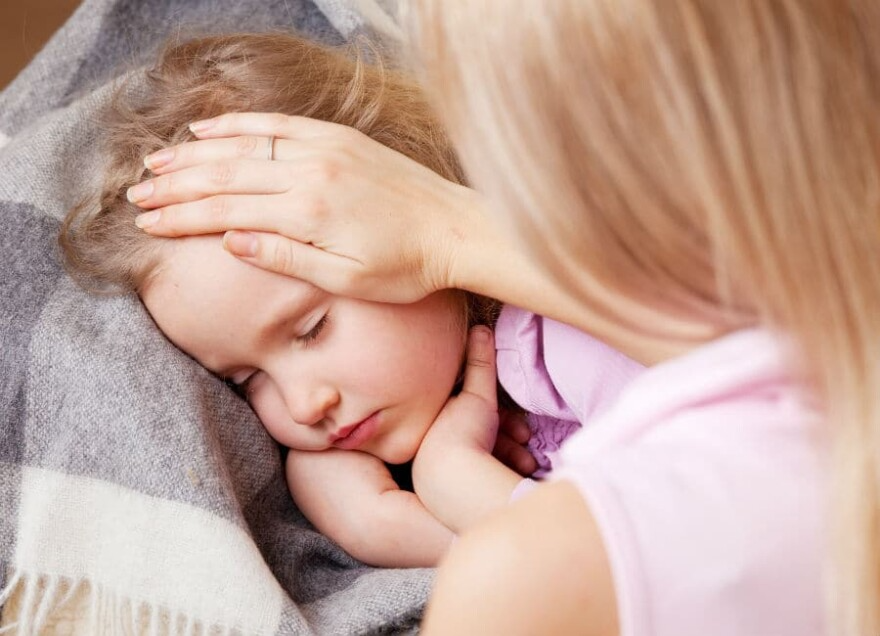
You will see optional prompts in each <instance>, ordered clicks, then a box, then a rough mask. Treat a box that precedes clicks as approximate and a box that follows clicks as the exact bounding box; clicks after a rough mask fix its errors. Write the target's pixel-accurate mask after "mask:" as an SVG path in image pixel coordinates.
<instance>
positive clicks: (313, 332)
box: [297, 314, 329, 347]
mask: <svg viewBox="0 0 880 636" xmlns="http://www.w3.org/2000/svg"><path fill="white" fill-rule="evenodd" d="M328 321H329V316H328V314H324V315H323V316H321V319H320V320H319V321H318V322H316V323H315V326H314V327H312V328H311V329H310V330H309V332H308V333H306V334H303V335H302V336H299V337H298V338H297V340H298V341H299V342H301V343H302V344H303V345H304V346H306V347H308V346H310V345H312V344H314V342H315V341H316V340H317V339H318V336H320V335H321V332H322V331H324V327H326V326H327V322H328Z"/></svg>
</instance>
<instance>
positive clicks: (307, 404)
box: [287, 386, 339, 426]
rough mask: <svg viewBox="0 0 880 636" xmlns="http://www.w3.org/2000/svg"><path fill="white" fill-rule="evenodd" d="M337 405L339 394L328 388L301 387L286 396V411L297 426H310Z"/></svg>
mask: <svg viewBox="0 0 880 636" xmlns="http://www.w3.org/2000/svg"><path fill="white" fill-rule="evenodd" d="M338 403H339V393H338V392H337V391H336V389H334V388H332V387H329V386H316V387H310V388H309V387H301V388H300V389H299V390H292V391H289V392H288V395H287V410H288V411H289V412H290V417H292V418H293V421H294V422H296V423H297V424H303V425H305V426H312V425H314V424H318V423H319V422H320V421H321V420H323V419H324V418H325V417H326V416H327V411H329V410H330V409H331V408H333V407H334V406H336V404H338Z"/></svg>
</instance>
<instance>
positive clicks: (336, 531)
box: [287, 449, 453, 567]
mask: <svg viewBox="0 0 880 636" xmlns="http://www.w3.org/2000/svg"><path fill="white" fill-rule="evenodd" d="M287 484H288V487H289V488H290V492H291V494H292V495H293V499H294V501H295V502H296V504H297V506H298V507H299V509H300V510H301V511H302V513H303V514H304V515H305V516H306V517H307V518H308V519H309V521H311V522H312V523H313V524H314V525H315V527H316V528H317V529H318V530H320V531H321V532H322V533H324V534H326V535H327V536H328V537H330V538H331V539H333V540H334V541H335V542H336V543H338V544H339V545H340V546H341V547H342V548H343V549H344V550H345V551H346V552H348V553H349V554H351V555H352V556H353V557H355V558H356V559H359V560H360V561H363V562H364V563H368V564H370V565H376V566H382V567H433V566H435V565H437V563H438V561H439V560H440V558H441V557H442V556H443V554H444V553H445V552H446V550H447V549H448V547H449V545H450V544H451V543H452V538H453V534H452V532H451V531H450V530H449V529H448V528H446V527H445V526H443V524H441V523H440V522H439V521H437V519H436V518H434V517H433V516H432V515H431V513H429V512H428V511H427V510H426V509H425V507H424V506H423V505H422V503H421V501H419V498H418V497H417V496H416V495H414V494H413V493H411V492H407V491H404V490H401V489H400V488H398V486H397V484H396V483H395V482H394V480H393V479H392V478H391V474H390V473H389V472H388V469H387V467H386V466H385V464H383V463H382V461H381V460H379V459H378V458H376V457H373V456H372V455H367V454H366V453H360V452H357V451H344V450H337V449H331V450H326V451H320V452H310V451H295V450H291V451H290V452H289V453H288V456H287Z"/></svg>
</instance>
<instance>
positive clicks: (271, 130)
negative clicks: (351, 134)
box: [190, 113, 350, 139]
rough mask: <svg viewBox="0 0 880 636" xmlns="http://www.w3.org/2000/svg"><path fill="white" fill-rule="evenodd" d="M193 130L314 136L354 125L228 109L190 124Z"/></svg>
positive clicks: (209, 133) (212, 134)
mask: <svg viewBox="0 0 880 636" xmlns="http://www.w3.org/2000/svg"><path fill="white" fill-rule="evenodd" d="M190 130H191V131H192V132H193V134H194V135H195V136H196V137H199V138H200V139H208V138H213V137H231V136H238V135H256V136H259V137H271V136H275V137H283V138H286V139H313V138H315V137H323V136H326V135H334V134H340V133H341V132H344V131H345V130H350V129H348V128H347V127H346V126H341V125H339V124H333V123H330V122H327V121H321V120H319V119H310V118H308V117H298V116H296V115H284V114H282V113H226V114H224V115H219V116H218V117H213V118H211V119H204V120H202V121H197V122H193V123H192V124H190Z"/></svg>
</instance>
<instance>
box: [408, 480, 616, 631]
mask: <svg viewBox="0 0 880 636" xmlns="http://www.w3.org/2000/svg"><path fill="white" fill-rule="evenodd" d="M422 631H423V633H424V634H425V636H434V635H437V634H456V635H462V636H464V635H467V634H475V635H476V634H507V635H511V636H516V635H518V634H523V635H531V634H572V635H578V634H580V635H583V636H616V635H617V634H619V633H620V627H619V618H618V614H617V599H616V597H615V593H614V585H613V581H612V577H611V570H610V566H609V562H608V557H607V554H606V552H605V547H604V544H603V543H602V538H601V536H600V534H599V530H598V528H597V527H596V524H595V521H594V520H593V517H592V515H591V514H590V510H589V508H588V507H587V506H586V504H585V502H584V500H583V498H582V497H581V496H580V494H579V493H578V492H577V490H576V489H575V487H574V486H573V485H572V484H570V483H567V482H556V483H552V484H545V485H541V486H539V487H538V488H537V489H535V491H534V492H532V493H530V494H528V495H526V496H525V497H523V498H522V499H521V500H519V501H518V502H516V503H514V504H512V505H511V506H508V507H507V508H505V509H503V510H500V511H499V512H497V513H495V514H494V515H493V516H491V517H490V518H488V519H486V520H484V521H483V522H481V523H480V524H478V525H477V526H475V527H474V528H472V529H471V530H469V531H467V532H466V533H464V534H463V535H462V536H461V537H460V538H459V540H458V541H457V542H456V543H455V545H454V546H453V547H452V549H451V550H450V552H449V554H448V556H447V557H446V558H445V559H444V561H443V562H442V563H441V565H440V569H439V571H438V574H437V580H436V583H435V586H434V591H433V593H432V596H431V601H430V603H429V605H428V609H427V613H426V615H425V620H424V623H423V626H422Z"/></svg>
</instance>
